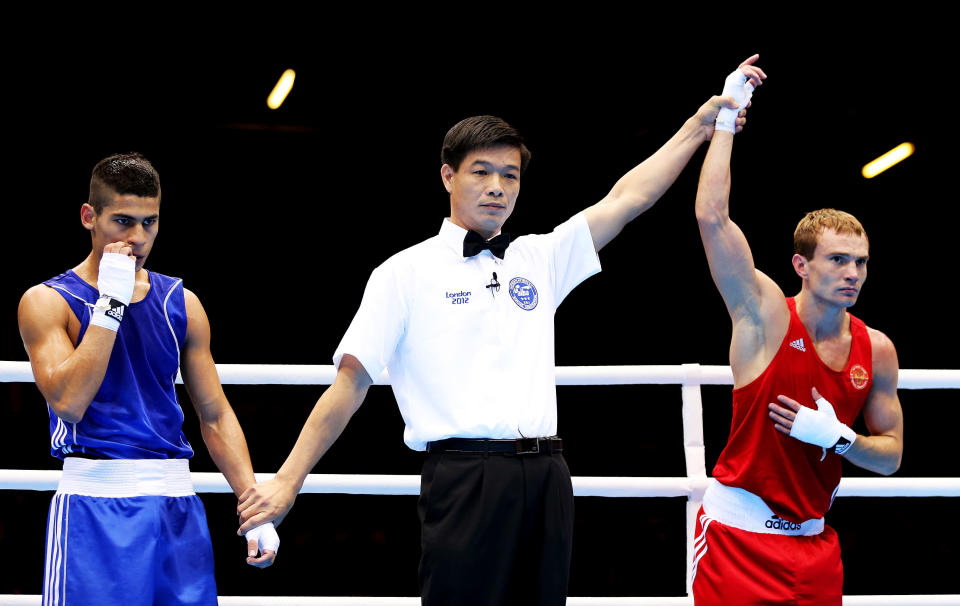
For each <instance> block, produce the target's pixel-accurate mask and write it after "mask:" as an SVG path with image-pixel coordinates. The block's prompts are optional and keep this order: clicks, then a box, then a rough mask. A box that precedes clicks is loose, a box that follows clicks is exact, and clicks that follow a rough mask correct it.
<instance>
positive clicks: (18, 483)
mask: <svg viewBox="0 0 960 606" xmlns="http://www.w3.org/2000/svg"><path fill="white" fill-rule="evenodd" d="M60 474H61V472H60V471H57V470H42V471H37V470H32V469H0V490H56V489H57V483H58V482H59V481H60ZM190 475H191V477H192V478H193V488H194V490H196V491H197V492H199V493H227V492H233V491H232V490H231V489H230V485H229V484H227V481H226V479H225V478H224V477H223V475H222V474H219V473H209V472H193V473H192V474H190ZM255 475H256V478H257V481H258V482H262V481H264V480H269V479H270V478H272V477H273V474H272V473H258V474H255ZM706 483H707V481H706V478H702V479H701V478H669V477H662V478H649V477H648V478H639V477H591V476H577V477H574V478H573V494H574V495H576V496H578V497H618V498H624V497H688V498H689V497H691V496H694V495H697V494H702V491H703V490H704V489H706ZM300 493H301V494H307V493H310V494H359V495H416V494H420V476H417V475H375V474H362V475H351V474H310V475H309V476H307V479H306V481H305V482H304V483H303V489H301V490H300ZM837 496H838V497H960V478H844V479H842V480H840V491H839V492H838V493H837Z"/></svg>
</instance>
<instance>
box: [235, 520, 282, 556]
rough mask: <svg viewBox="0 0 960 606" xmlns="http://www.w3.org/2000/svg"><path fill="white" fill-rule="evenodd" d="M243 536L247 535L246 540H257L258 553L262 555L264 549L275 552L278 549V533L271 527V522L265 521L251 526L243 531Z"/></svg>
mask: <svg viewBox="0 0 960 606" xmlns="http://www.w3.org/2000/svg"><path fill="white" fill-rule="evenodd" d="M243 536H245V537H247V540H248V541H256V542H257V546H258V547H259V548H260V555H263V553H264V552H265V551H272V552H273V553H277V550H279V549H280V535H278V534H277V529H276V528H274V527H273V522H267V523H266V524H262V525H260V526H257V527H256V528H252V529H250V530H248V531H247V532H245V533H243Z"/></svg>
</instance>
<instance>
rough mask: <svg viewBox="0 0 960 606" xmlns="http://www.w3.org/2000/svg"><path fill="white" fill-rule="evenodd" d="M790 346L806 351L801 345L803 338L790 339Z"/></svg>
mask: <svg viewBox="0 0 960 606" xmlns="http://www.w3.org/2000/svg"><path fill="white" fill-rule="evenodd" d="M790 347H792V348H794V349H799V350H800V351H803V352H806V351H807V348H806V347H804V346H803V339H802V338H800V339H797V340H796V341H790Z"/></svg>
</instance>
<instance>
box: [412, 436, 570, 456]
mask: <svg viewBox="0 0 960 606" xmlns="http://www.w3.org/2000/svg"><path fill="white" fill-rule="evenodd" d="M562 451H563V440H561V439H560V438H558V437H556V436H551V437H549V438H520V439H518V440H487V439H474V438H447V439H446V440H438V441H436V442H427V452H486V453H500V454H518V455H528V454H553V453H556V452H562Z"/></svg>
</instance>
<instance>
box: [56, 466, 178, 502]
mask: <svg viewBox="0 0 960 606" xmlns="http://www.w3.org/2000/svg"><path fill="white" fill-rule="evenodd" d="M57 493H58V494H80V495H86V496H90V497H143V496H165V497H185V496H189V495H192V494H195V493H194V492H193V481H192V480H191V479H190V463H189V461H188V460H187V459H81V458H77V457H67V458H66V459H65V460H64V461H63V477H62V478H61V479H60V485H59V486H57Z"/></svg>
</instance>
